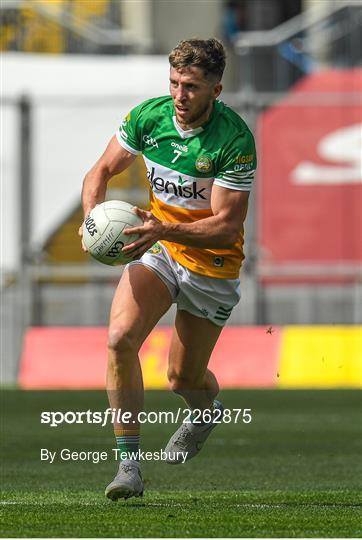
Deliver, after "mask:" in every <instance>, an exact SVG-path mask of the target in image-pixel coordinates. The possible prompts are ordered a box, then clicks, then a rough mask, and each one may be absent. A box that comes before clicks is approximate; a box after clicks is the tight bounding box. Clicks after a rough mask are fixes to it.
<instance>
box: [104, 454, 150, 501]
mask: <svg viewBox="0 0 362 540" xmlns="http://www.w3.org/2000/svg"><path fill="white" fill-rule="evenodd" d="M105 495H106V497H108V499H112V501H116V500H117V499H129V498H130V497H142V496H143V480H142V475H141V469H140V465H139V463H138V462H137V461H132V460H130V459H125V460H124V461H121V463H120V464H119V469H118V473H117V474H116V476H115V479H114V480H113V482H111V483H110V484H109V485H108V486H107V487H106V491H105Z"/></svg>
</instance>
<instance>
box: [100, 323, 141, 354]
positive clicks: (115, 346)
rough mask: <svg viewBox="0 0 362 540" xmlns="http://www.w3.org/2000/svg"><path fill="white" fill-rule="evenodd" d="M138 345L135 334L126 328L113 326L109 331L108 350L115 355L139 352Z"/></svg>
mask: <svg viewBox="0 0 362 540" xmlns="http://www.w3.org/2000/svg"><path fill="white" fill-rule="evenodd" d="M138 348H139V347H138V344H137V339H136V336H135V335H134V332H133V331H132V330H131V329H129V328H126V327H122V326H117V327H115V328H113V327H112V326H111V327H110V328H109V331H108V349H109V350H110V351H112V352H115V353H127V352H137V351H138Z"/></svg>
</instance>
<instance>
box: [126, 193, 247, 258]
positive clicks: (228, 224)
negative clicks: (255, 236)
mask: <svg viewBox="0 0 362 540" xmlns="http://www.w3.org/2000/svg"><path fill="white" fill-rule="evenodd" d="M248 198H249V192H248V191H239V190H234V189H229V188H225V187H221V186H218V185H214V186H213V188H212V191H211V209H212V213H213V215H212V216H210V217H207V218H204V219H200V220H198V221H195V222H193V223H169V222H161V221H159V220H158V219H157V218H155V217H154V216H153V214H151V212H146V211H145V210H140V209H137V213H138V215H139V216H140V217H141V218H142V219H143V221H144V224H143V226H142V227H134V228H132V229H129V233H128V234H140V235H141V236H140V238H139V239H138V240H137V241H135V242H132V243H131V244H129V245H128V246H126V247H125V248H123V251H124V252H125V253H129V254H130V255H132V256H133V257H139V256H141V255H142V254H143V253H145V252H146V251H147V250H148V249H149V248H150V247H151V246H152V245H153V244H154V243H155V242H157V241H158V240H167V241H169V242H176V243H178V244H184V245H186V246H191V247H198V248H210V249H227V248H231V247H232V246H233V245H234V244H235V242H236V241H237V240H238V238H239V235H240V231H241V227H242V225H243V222H244V220H245V217H246V213H247V209H248ZM127 232H128V231H127ZM127 232H126V231H125V234H127Z"/></svg>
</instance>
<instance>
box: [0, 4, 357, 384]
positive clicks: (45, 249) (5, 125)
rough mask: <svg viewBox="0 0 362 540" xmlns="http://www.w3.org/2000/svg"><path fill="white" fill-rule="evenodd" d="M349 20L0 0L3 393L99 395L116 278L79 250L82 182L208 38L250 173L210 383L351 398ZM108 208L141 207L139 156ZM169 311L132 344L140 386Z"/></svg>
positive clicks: (334, 12)
mask: <svg viewBox="0 0 362 540" xmlns="http://www.w3.org/2000/svg"><path fill="white" fill-rule="evenodd" d="M361 25H362V4H361V2H360V1H358V0H354V1H353V0H350V1H344V0H338V1H337V0H333V1H332V0H331V1H324V0H239V1H238V0H231V1H226V0H202V1H195V2H191V1H188V2H176V1H164V0H136V1H128V0H93V1H91V0H89V1H88V0H36V1H32V0H27V1H20V0H19V1H16V0H11V1H8V0H2V2H1V22H0V27H1V49H2V61H1V63H2V76H3V84H2V102H1V124H2V143H1V163H2V164H1V167H2V170H1V177H2V196H1V204H2V210H1V230H2V240H1V241H2V262H1V295H2V303H1V332H2V349H1V350H2V370H1V382H2V384H3V385H10V386H11V385H20V387H22V388H33V389H34V388H35V389H37V388H102V387H103V386H104V363H105V342H106V330H105V326H106V325H107V318H108V312H109V307H110V302H111V298H112V294H113V291H114V288H115V285H116V283H117V281H118V278H119V269H114V268H108V267H105V266H102V265H100V264H98V263H96V262H94V261H92V260H90V258H89V257H88V256H86V255H84V254H83V252H82V251H81V249H80V246H79V239H78V236H77V229H78V226H79V224H80V222H81V215H82V214H81V207H80V190H81V183H82V178H83V176H84V174H85V172H86V171H87V170H88V169H89V167H90V166H91V165H92V164H93V162H94V161H95V159H96V158H97V157H98V156H99V155H100V153H101V152H102V150H103V148H104V146H105V143H106V141H107V140H108V139H109V138H110V137H111V135H112V134H113V133H114V132H115V130H116V129H117V127H118V125H119V122H120V121H121V119H122V117H123V116H124V115H125V114H126V113H127V112H128V110H129V109H130V108H131V107H133V106H135V105H136V104H138V103H139V102H140V101H142V100H143V99H146V98H149V97H151V96H156V95H162V94H167V93H168V62H167V53H168V52H169V51H170V50H171V48H172V47H173V46H174V45H175V44H176V43H177V42H178V41H179V40H180V39H183V38H185V37H191V36H199V37H208V36H210V35H215V36H216V37H219V38H221V39H222V40H223V41H224V43H225V44H226V47H227V52H228V67H227V71H226V74H225V80H224V92H223V95H222V99H223V100H224V101H225V102H226V103H228V104H230V105H231V106H232V107H233V108H234V109H235V110H236V111H237V112H238V113H240V115H241V116H242V117H244V118H245V119H246V121H247V122H248V123H249V125H250V126H251V128H252V130H253V132H254V133H255V135H256V139H257V147H258V157H259V167H258V174H257V180H256V183H255V188H254V191H253V194H252V200H251V207H250V213H249V216H248V220H247V228H246V256H247V258H246V263H245V265H244V268H243V270H242V301H241V302H240V304H239V306H237V308H236V309H235V310H234V312H233V314H232V317H231V320H230V324H229V326H228V328H227V329H226V330H225V331H224V333H223V337H222V339H221V341H220V343H219V344H218V347H217V349H216V351H215V354H214V357H213V360H212V365H213V366H214V368H215V370H216V371H217V372H218V374H219V376H220V378H221V383H222V384H223V385H224V387H243V386H244V387H257V388H259V387H262V388H275V387H282V388H301V387H316V388H322V387H323V388H326V387H334V388H338V387H344V388H346V387H348V388H349V387H361V385H362V373H361V355H362V342H361V340H362V337H361V326H360V325H361V299H362V294H361V291H362V270H361V260H362V254H361V247H362V243H361V239H362V238H361V231H362V213H361V181H362V172H361V90H362V82H361V81H362V77H361V75H362V68H361V56H362V43H361ZM108 198H120V199H124V200H128V201H130V202H132V203H135V204H138V205H143V206H144V205H145V204H146V202H147V185H146V180H145V174H144V166H143V164H142V161H141V159H139V160H137V161H136V162H135V164H134V165H133V166H132V167H131V168H130V169H129V170H128V171H126V172H125V173H122V174H121V175H119V177H115V178H114V179H113V180H112V181H111V185H110V189H109V191H108ZM173 315H174V312H173V310H171V311H170V312H169V313H168V314H167V315H166V316H165V317H164V319H163V320H162V321H161V324H160V325H159V326H158V327H157V329H156V330H155V332H154V333H153V334H152V335H151V336H150V339H149V340H148V341H147V343H146V345H145V346H144V348H143V351H142V361H143V364H144V370H145V379H146V385H147V387H148V388H163V387H164V386H165V384H166V380H165V369H164V366H165V362H166V355H167V344H168V340H169V333H170V330H169V325H171V324H172V320H173ZM85 364H86V366H87V369H86V370H84V365H85ZM221 365H223V366H224V367H223V369H221ZM225 366H228V367H227V368H225ZM70 368H71V369H70Z"/></svg>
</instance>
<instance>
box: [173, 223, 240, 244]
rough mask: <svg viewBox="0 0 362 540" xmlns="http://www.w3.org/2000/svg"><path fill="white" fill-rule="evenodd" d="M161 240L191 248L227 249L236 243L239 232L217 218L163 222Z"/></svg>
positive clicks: (231, 225)
mask: <svg viewBox="0 0 362 540" xmlns="http://www.w3.org/2000/svg"><path fill="white" fill-rule="evenodd" d="M162 226H163V235H162V240H166V241H169V242H176V243H179V244H184V245H186V246H191V247H199V248H209V249H227V248H230V247H232V246H233V245H234V244H235V242H236V241H237V239H238V237H239V234H240V230H239V229H238V227H237V226H234V225H233V224H230V223H228V222H225V219H222V218H221V217H218V216H211V217H208V218H205V219H200V220H198V221H195V222H193V223H169V222H163V223H162Z"/></svg>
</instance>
